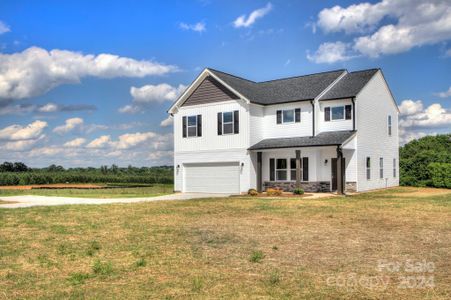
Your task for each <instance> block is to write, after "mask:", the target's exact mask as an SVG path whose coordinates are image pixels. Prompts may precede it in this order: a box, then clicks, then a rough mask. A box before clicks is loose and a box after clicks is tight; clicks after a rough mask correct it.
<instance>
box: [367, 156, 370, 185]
mask: <svg viewBox="0 0 451 300" xmlns="http://www.w3.org/2000/svg"><path fill="white" fill-rule="evenodd" d="M366 179H368V180H370V179H371V158H370V157H367V158H366Z"/></svg>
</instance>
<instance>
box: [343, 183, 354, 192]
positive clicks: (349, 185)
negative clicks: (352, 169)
mask: <svg viewBox="0 0 451 300" xmlns="http://www.w3.org/2000/svg"><path fill="white" fill-rule="evenodd" d="M345 191H346V192H351V193H355V192H357V182H353V181H347V182H346V186H345Z"/></svg>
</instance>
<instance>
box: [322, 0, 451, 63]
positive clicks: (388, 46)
mask: <svg viewBox="0 0 451 300" xmlns="http://www.w3.org/2000/svg"><path fill="white" fill-rule="evenodd" d="M383 20H388V21H387V24H383V25H382V26H380V25H381V23H382V22H383ZM317 25H318V26H319V27H320V28H321V29H323V31H324V32H326V33H327V32H339V31H343V32H345V33H347V34H363V35H361V36H357V37H356V38H355V39H354V41H353V42H352V43H353V46H352V50H353V51H355V52H357V53H360V54H363V55H366V56H369V57H378V56H380V55H386V54H395V53H401V52H405V51H409V50H410V49H412V48H414V47H420V46H424V45H432V44H437V43H440V42H443V41H447V40H449V39H451V6H450V5H449V0H432V1H423V0H383V1H380V2H377V3H374V4H371V3H366V2H365V3H360V4H352V5H350V6H348V7H341V6H334V7H332V8H326V9H323V10H322V11H321V12H320V13H319V14H318V21H317ZM378 26H380V27H378ZM344 56H347V55H344Z"/></svg>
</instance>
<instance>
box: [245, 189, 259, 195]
mask: <svg viewBox="0 0 451 300" xmlns="http://www.w3.org/2000/svg"><path fill="white" fill-rule="evenodd" d="M247 194H248V195H250V196H258V192H257V190H256V189H249V191H247Z"/></svg>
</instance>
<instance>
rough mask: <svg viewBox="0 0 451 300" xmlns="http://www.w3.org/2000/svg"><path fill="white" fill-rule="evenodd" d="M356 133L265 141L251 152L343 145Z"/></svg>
mask: <svg viewBox="0 0 451 300" xmlns="http://www.w3.org/2000/svg"><path fill="white" fill-rule="evenodd" d="M354 133H355V131H331V132H322V133H320V134H318V135H317V136H314V137H311V136H302V137H289V138H272V139H265V140H262V141H260V142H258V143H257V144H255V145H253V146H251V147H250V148H249V150H264V149H277V148H297V147H315V146H334V145H341V144H343V143H344V142H345V141H346V140H347V139H349V138H350V137H351V136H352V135H353V134H354Z"/></svg>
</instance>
